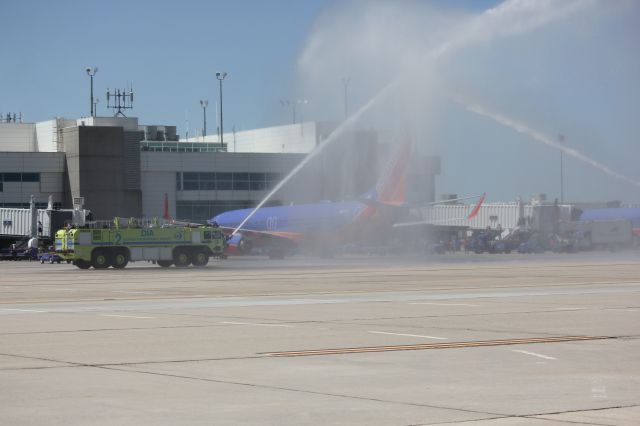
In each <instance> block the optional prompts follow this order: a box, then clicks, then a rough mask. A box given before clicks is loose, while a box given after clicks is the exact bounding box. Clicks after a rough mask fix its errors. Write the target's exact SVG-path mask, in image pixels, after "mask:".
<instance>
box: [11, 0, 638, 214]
mask: <svg viewBox="0 0 640 426" xmlns="http://www.w3.org/2000/svg"><path fill="white" fill-rule="evenodd" d="M490 8H494V10H493V11H491V12H489V13H487V10H488V9H490ZM0 37H1V39H2V40H3V42H4V44H3V49H2V52H3V55H2V62H1V66H0V111H2V112H5V113H6V112H9V111H12V112H13V111H15V112H20V111H21V112H22V113H23V114H24V117H25V119H26V120H27V121H40V120H46V119H49V118H52V117H54V116H64V117H79V116H81V115H88V112H89V105H88V104H89V100H88V98H89V78H88V77H87V75H86V73H85V71H84V69H85V67H86V66H97V67H99V71H98V74H97V75H96V79H95V91H96V96H97V97H99V98H100V103H99V105H98V114H99V115H109V113H108V112H107V110H106V108H105V106H106V102H105V95H104V93H105V91H106V89H107V87H109V88H123V87H125V86H126V84H127V83H129V82H130V83H132V84H133V88H134V91H135V95H136V100H135V103H134V107H135V109H134V110H133V112H132V113H131V115H134V116H138V117H140V121H141V122H142V123H145V124H173V125H177V126H178V131H179V133H181V134H182V135H184V134H185V131H186V119H187V117H188V120H189V128H190V133H191V134H194V133H195V132H196V130H197V129H199V128H201V126H202V110H201V109H200V105H199V100H200V99H208V100H209V105H210V107H209V114H208V129H209V133H214V132H215V117H214V115H215V108H216V105H215V104H216V100H217V97H218V85H217V80H216V79H215V72H216V71H218V70H224V71H227V72H228V73H229V76H228V77H227V80H225V82H224V113H225V130H230V129H231V128H232V127H233V126H235V127H236V129H238V130H242V129H250V128H256V127H262V126H268V125H277V124H284V123H287V122H290V121H291V110H290V109H287V108H286V107H283V106H282V105H281V102H280V101H281V100H283V99H306V100H308V104H306V105H305V106H304V107H303V108H302V109H300V110H299V111H298V114H299V116H300V115H302V116H304V118H305V119H309V120H314V119H315V120H340V119H342V118H343V116H344V100H343V86H342V81H341V79H342V78H343V77H349V79H350V80H349V86H348V88H349V109H350V112H351V113H353V112H355V111H357V110H358V109H359V108H361V107H362V106H363V105H366V104H367V102H369V101H370V100H371V99H372V98H374V99H375V98H376V96H377V95H379V94H380V92H381V91H384V88H385V87H387V86H388V85H389V83H391V82H395V83H394V86H393V87H392V89H393V90H388V92H389V93H390V94H388V95H385V96H380V97H379V99H377V100H376V101H374V102H373V103H372V106H371V107H369V108H367V111H366V112H364V113H363V114H362V119H361V120H360V122H359V124H360V125H362V126H365V127H373V128H376V129H378V130H380V131H381V132H382V134H383V138H388V139H389V140H391V141H394V140H395V139H397V138H398V137H401V136H399V135H401V134H406V133H408V131H407V129H409V132H410V133H412V134H414V135H415V137H416V139H417V140H418V142H419V143H420V146H419V150H421V151H422V152H426V153H433V154H439V155H441V156H442V166H443V167H442V175H441V176H439V177H438V185H437V189H438V192H439V193H442V192H456V193H459V194H469V193H477V192H484V191H487V192H488V193H489V198H490V199H491V200H512V199H514V198H515V197H517V196H523V197H525V198H528V197H529V196H531V195H533V194H535V193H538V192H545V193H547V194H548V195H549V197H551V198H553V197H557V196H559V157H560V154H559V151H557V150H556V149H554V148H552V147H549V146H547V145H544V144H543V143H540V142H539V141H535V140H533V139H532V138H530V137H528V136H527V135H523V134H522V133H518V132H516V131H514V129H512V128H508V127H505V126H504V125H502V124H499V123H497V122H495V121H493V120H492V119H490V118H487V117H486V116H480V115H477V114H474V113H473V112H470V111H469V110H467V109H466V108H465V106H464V105H463V104H460V103H456V102H454V101H452V98H453V97H458V98H460V97H462V98H464V99H467V100H472V101H473V102H474V103H476V104H481V105H482V106H483V107H485V108H487V109H488V110H491V111H494V112H496V113H499V114H501V115H503V116H506V117H508V118H509V119H511V120H513V121H516V122H518V123H522V124H525V125H526V126H528V127H529V128H531V129H534V130H535V131H537V132H541V133H542V134H544V135H546V136H548V137H550V138H552V139H554V140H556V139H557V135H558V134H560V133H561V134H563V135H564V138H565V141H566V144H567V146H568V147H570V148H572V149H575V150H577V151H579V152H580V153H581V154H583V155H584V156H586V157H588V158H590V159H593V160H596V161H597V162H599V163H601V164H603V165H604V166H606V167H608V168H610V169H611V170H613V171H615V172H616V173H618V174H621V175H624V176H626V177H628V178H630V179H631V180H635V181H640V170H639V168H638V167H637V159H638V158H640V143H638V142H639V141H638V134H640V113H639V111H640V108H638V99H639V98H640V97H639V95H640V84H639V83H640V53H638V52H640V48H639V46H638V44H639V43H638V40H640V3H638V2H636V1H633V0H629V1H624V0H619V1H595V0H584V1H579V0H576V1H573V0H571V1H569V0H566V1H565V0H558V1H550V0H538V1H528V0H516V1H510V2H505V3H503V2H500V1H482V2H479V1H469V2H465V1H453V2H451V1H435V2H427V1H411V0H406V1H375V0H369V1H364V0H360V1H357V0H356V1H330V0H305V1H295V0H289V1H285V0H280V1H277V0H271V1H259V0H256V1H249V0H244V1H242V0H240V1H202V2H197V1H181V2H176V1H109V2H104V1H92V0H89V1H82V2H79V1H56V2H50V1H29V0H25V1H19V2H18V1H15V2H4V4H3V5H2V13H1V14H0ZM564 165H565V199H567V200H611V199H622V200H626V201H636V202H640V189H639V188H638V187H637V186H634V185H633V184H630V183H628V181H623V180H621V179H618V178H615V177H613V176H611V174H609V175H607V174H605V173H603V172H602V171H601V170H598V169H597V168H596V167H594V166H593V165H587V164H585V163H584V162H583V161H579V160H578V159H575V158H573V157H571V156H570V155H564Z"/></svg>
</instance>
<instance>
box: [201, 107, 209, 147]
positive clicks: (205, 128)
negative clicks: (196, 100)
mask: <svg viewBox="0 0 640 426" xmlns="http://www.w3.org/2000/svg"><path fill="white" fill-rule="evenodd" d="M208 105H209V101H208V100H206V99H205V100H204V101H203V100H202V99H200V106H201V107H202V119H203V129H202V137H203V138H204V137H205V136H207V106H208Z"/></svg>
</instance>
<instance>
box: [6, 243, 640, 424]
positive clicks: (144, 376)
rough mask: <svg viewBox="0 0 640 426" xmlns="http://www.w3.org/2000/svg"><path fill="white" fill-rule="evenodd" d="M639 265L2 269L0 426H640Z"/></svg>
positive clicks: (478, 260)
mask: <svg viewBox="0 0 640 426" xmlns="http://www.w3.org/2000/svg"><path fill="white" fill-rule="evenodd" d="M639 337H640V253H637V252H629V253H625V254H615V255H613V254H609V253H589V254H577V255H573V254H567V255H554V256H552V255H540V256H535V255H517V254H511V255H480V256H478V255H473V254H470V255H467V254H452V255H445V256H441V257H432V258H429V259H425V258H422V257H419V256H414V257H412V258H398V257H364V256H362V257H341V258H336V259H326V260H317V259H311V258H298V257H294V258H290V259H285V260H281V261H270V260H268V259H264V258H230V259H228V260H225V261H215V262H212V263H210V264H209V265H208V266H207V267H206V268H200V269H193V268H188V269H176V268H170V269H163V268H160V267H157V266H155V265H151V264H147V263H140V262H138V263H136V264H133V265H130V266H128V267H127V268H126V269H124V270H113V269H109V270H93V269H91V270H85V271H83V270H79V269H77V268H75V267H74V266H72V265H66V264H60V265H48V264H44V265H40V264H39V263H29V262H1V263H0V424H2V425H5V424H6V425H35V424H47V425H132V424H135V425H175V424H185V425H211V424H222V425H226V424H229V425H244V424H246V425H253V424H261V425H263V424H269V425H300V424H311V425H316V424H322V425H325V424H331V425H342V424H344V425H354V424H362V425H427V424H456V423H463V424H471V425H483V426H484V425H486V426H502V425H554V424H557V425H575V424H585V425H638V424H640V339H639Z"/></svg>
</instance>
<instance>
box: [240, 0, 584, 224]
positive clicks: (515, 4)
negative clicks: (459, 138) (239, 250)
mask: <svg viewBox="0 0 640 426" xmlns="http://www.w3.org/2000/svg"><path fill="white" fill-rule="evenodd" d="M587 3H588V2H587V1H583V0H573V1H564V2H555V1H553V0H507V1H505V2H503V3H500V4H498V5H497V6H495V7H493V8H491V9H488V10H486V11H484V12H483V13H482V14H480V15H478V16H477V17H476V18H475V19H474V20H473V21H472V22H471V23H470V25H464V26H461V27H460V28H459V29H458V30H457V32H454V33H453V34H452V35H451V37H449V39H448V40H446V41H445V42H444V43H441V44H440V45H438V46H437V47H436V48H435V49H432V50H431V51H429V52H428V53H427V55H425V59H424V63H425V65H429V64H432V63H433V62H435V61H436V60H437V59H439V58H441V57H442V56H445V55H450V54H452V53H453V52H455V51H457V50H460V49H462V48H465V47H469V46H472V45H474V44H477V43H484V42H488V41H491V40H492V39H494V38H498V37H505V36H511V35H514V34H522V33H524V32H527V31H530V30H533V29H535V28H538V27H540V26H543V25H545V24H547V23H548V22H550V21H552V20H554V19H557V18H559V17H562V16H566V15H568V14H570V13H572V12H574V11H576V10H577V9H578V8H579V7H581V6H582V5H584V4H587ZM402 79H403V74H400V75H398V76H396V78H394V79H393V80H391V82H390V83H388V84H387V85H386V86H384V87H383V88H382V89H381V90H380V91H378V93H377V94H376V95H375V96H373V97H372V98H371V99H370V100H369V101H368V102H367V103H366V104H364V105H363V106H361V107H360V108H359V109H358V110H357V111H356V112H354V113H353V114H352V115H351V116H350V117H349V118H348V119H346V120H344V121H343V122H342V123H341V124H340V125H339V126H338V127H337V128H336V129H335V130H334V131H333V132H332V133H331V134H330V135H329V137H328V138H327V139H326V140H325V141H324V142H323V143H322V144H321V145H319V146H318V147H317V148H316V149H314V150H313V151H311V152H310V153H309V154H308V155H307V156H306V157H305V158H304V159H303V160H302V161H301V162H300V163H299V164H298V165H297V166H296V167H295V168H294V169H293V170H291V172H289V174H288V175H287V176H285V178H284V179H283V180H282V181H280V182H279V183H278V184H277V185H276V186H275V187H274V188H273V189H272V190H271V191H270V192H269V193H268V194H267V195H266V196H265V197H264V198H263V199H262V201H260V203H258V205H257V206H256V207H255V208H254V209H253V210H252V211H251V213H249V214H248V215H247V217H245V218H244V220H243V221H242V222H241V223H240V224H239V225H238V226H237V227H236V228H235V229H234V230H233V232H232V233H231V235H232V236H233V235H235V234H236V233H237V232H238V231H239V230H241V229H242V227H243V226H244V225H245V224H246V223H247V222H248V221H249V220H250V219H251V218H252V217H253V216H254V215H255V213H256V212H257V211H258V210H259V209H260V208H262V207H263V206H264V204H265V203H266V202H267V201H269V200H270V199H271V197H273V195H274V194H275V193H276V192H277V191H279V190H280V188H282V187H283V186H284V185H285V184H286V183H287V182H289V181H290V180H291V178H292V177H293V176H295V175H296V174H297V173H298V172H299V171H300V170H301V169H302V168H303V167H304V166H305V165H306V164H308V163H309V162H310V161H311V160H312V159H313V158H315V157H316V156H317V155H318V154H319V153H321V152H322V151H323V150H324V149H325V148H326V147H327V146H328V145H330V144H332V143H333V142H334V141H335V140H336V139H338V136H340V135H341V134H342V133H343V132H344V131H345V130H346V129H348V128H349V127H350V126H351V125H353V124H354V123H355V122H356V121H357V120H358V119H359V118H360V117H362V116H363V115H364V114H365V113H366V112H367V111H368V110H369V109H370V108H371V107H373V106H374V105H375V104H376V103H377V102H379V101H381V100H382V99H384V98H385V97H386V96H388V95H389V94H391V93H392V92H393V91H392V89H393V88H394V87H395V86H396V85H398V84H399V83H400V82H401V81H402Z"/></svg>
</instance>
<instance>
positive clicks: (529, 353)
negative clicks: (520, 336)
mask: <svg viewBox="0 0 640 426" xmlns="http://www.w3.org/2000/svg"><path fill="white" fill-rule="evenodd" d="M511 352H518V353H521V354H525V355H531V356H536V357H538V358H542V359H557V358H554V357H552V356H549V355H543V354H538V353H535V352H529V351H522V350H520V349H511Z"/></svg>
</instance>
